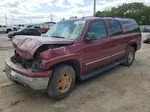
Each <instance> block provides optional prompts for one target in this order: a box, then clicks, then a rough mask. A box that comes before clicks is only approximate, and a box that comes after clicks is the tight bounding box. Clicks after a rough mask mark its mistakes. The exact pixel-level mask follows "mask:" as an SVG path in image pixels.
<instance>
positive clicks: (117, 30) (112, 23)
mask: <svg viewBox="0 0 150 112" xmlns="http://www.w3.org/2000/svg"><path fill="white" fill-rule="evenodd" d="M107 21H108V27H109V30H110V33H111V36H116V35H120V34H122V30H121V26H120V23H119V22H118V21H117V20H107Z"/></svg>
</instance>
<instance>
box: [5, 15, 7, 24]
mask: <svg viewBox="0 0 150 112" xmlns="http://www.w3.org/2000/svg"><path fill="white" fill-rule="evenodd" d="M5 24H6V27H7V16H6V14H5Z"/></svg>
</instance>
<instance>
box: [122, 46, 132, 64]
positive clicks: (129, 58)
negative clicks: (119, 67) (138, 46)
mask: <svg viewBox="0 0 150 112" xmlns="http://www.w3.org/2000/svg"><path fill="white" fill-rule="evenodd" d="M134 59H135V49H134V48H133V47H132V46H130V47H129V48H128V49H127V51H126V54H125V61H124V63H123V65H124V66H131V65H132V64H133V62H134Z"/></svg>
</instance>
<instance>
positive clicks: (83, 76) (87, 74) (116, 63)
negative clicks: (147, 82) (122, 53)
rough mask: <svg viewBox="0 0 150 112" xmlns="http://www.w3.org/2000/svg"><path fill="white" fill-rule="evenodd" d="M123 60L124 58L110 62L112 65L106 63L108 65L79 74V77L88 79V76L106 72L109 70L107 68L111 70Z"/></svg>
mask: <svg viewBox="0 0 150 112" xmlns="http://www.w3.org/2000/svg"><path fill="white" fill-rule="evenodd" d="M123 62H124V60H119V61H117V62H114V63H112V64H110V65H106V66H104V67H101V68H99V69H97V70H93V71H91V72H88V73H85V74H82V75H80V76H79V79H80V80H86V79H88V78H91V77H94V76H97V75H99V74H100V73H102V72H104V71H107V70H109V69H111V68H113V67H115V66H117V65H120V64H121V63H123Z"/></svg>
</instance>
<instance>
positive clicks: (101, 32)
mask: <svg viewBox="0 0 150 112" xmlns="http://www.w3.org/2000/svg"><path fill="white" fill-rule="evenodd" d="M88 33H95V35H96V37H97V39H100V38H105V37H107V31H106V26H105V23H104V21H102V20H98V21H93V22H91V24H90V26H89V29H88Z"/></svg>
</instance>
